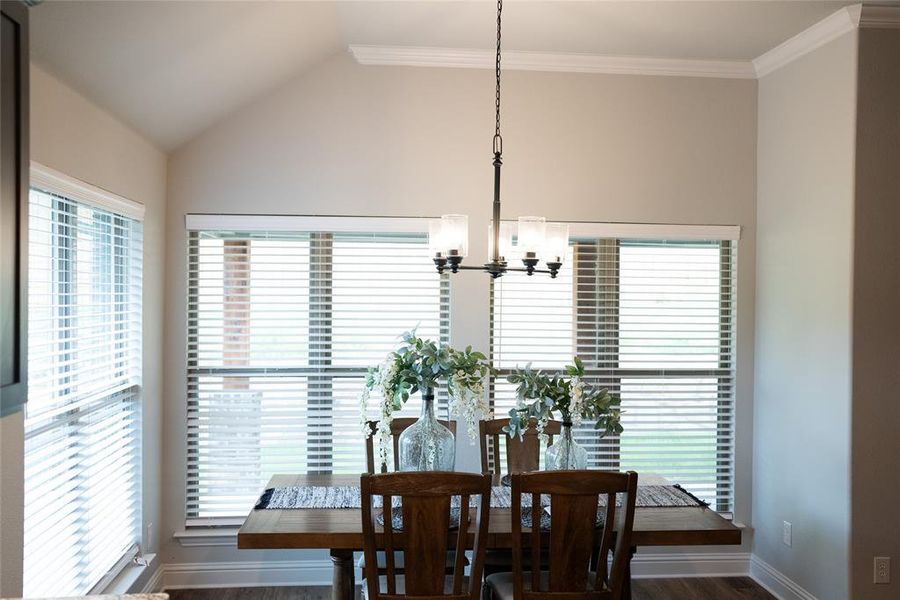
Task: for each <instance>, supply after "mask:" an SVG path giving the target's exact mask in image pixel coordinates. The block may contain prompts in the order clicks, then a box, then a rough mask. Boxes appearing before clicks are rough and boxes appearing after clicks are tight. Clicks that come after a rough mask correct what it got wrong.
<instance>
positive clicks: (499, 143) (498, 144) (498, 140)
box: [494, 0, 503, 154]
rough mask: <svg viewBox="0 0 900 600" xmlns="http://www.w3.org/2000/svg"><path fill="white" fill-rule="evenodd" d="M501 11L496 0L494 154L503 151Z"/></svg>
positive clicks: (498, 1) (501, 6)
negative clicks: (501, 120) (501, 122)
mask: <svg viewBox="0 0 900 600" xmlns="http://www.w3.org/2000/svg"><path fill="white" fill-rule="evenodd" d="M502 13H503V0H497V62H496V74H497V93H496V96H495V98H494V107H495V109H496V121H495V127H494V154H501V153H502V152H503V138H502V137H501V136H500V17H501V15H502Z"/></svg>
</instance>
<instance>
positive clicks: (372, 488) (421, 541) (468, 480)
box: [360, 471, 491, 600]
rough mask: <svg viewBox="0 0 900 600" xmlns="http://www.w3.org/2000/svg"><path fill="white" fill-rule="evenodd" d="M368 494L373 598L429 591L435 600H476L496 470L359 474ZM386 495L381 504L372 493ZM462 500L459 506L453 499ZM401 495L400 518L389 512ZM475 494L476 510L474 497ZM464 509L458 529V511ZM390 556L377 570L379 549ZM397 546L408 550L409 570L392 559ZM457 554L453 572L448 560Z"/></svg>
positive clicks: (368, 578)
mask: <svg viewBox="0 0 900 600" xmlns="http://www.w3.org/2000/svg"><path fill="white" fill-rule="evenodd" d="M360 491H361V500H362V530H363V552H364V556H365V559H366V569H365V572H364V577H365V582H364V585H363V590H364V592H365V593H366V596H367V598H368V600H378V599H379V598H382V597H384V598H386V599H389V600H397V599H399V598H403V597H405V596H411V597H412V596H428V597H430V598H431V599H433V600H436V599H440V600H464V599H468V600H478V599H479V597H480V594H481V575H482V567H483V564H484V544H485V542H486V541H487V532H488V524H489V519H490V501H491V476H490V474H487V473H483V474H475V473H453V472H443V471H422V472H405V473H380V474H377V475H370V474H366V475H363V476H362V477H361V478H360ZM376 496H380V497H381V498H382V502H381V507H376V506H375V502H374V498H375V497H376ZM454 497H458V498H459V505H458V507H456V506H454V503H453V502H452V499H453V498H454ZM395 498H399V499H400V508H399V510H398V511H397V512H399V515H400V519H401V521H400V522H399V523H395V522H394V518H391V517H388V515H391V514H392V513H393V512H394V511H392V510H391V509H390V508H388V509H387V510H386V514H384V516H383V517H382V519H381V521H382V523H381V524H379V523H378V522H377V519H378V516H379V515H380V514H383V512H384V510H383V508H382V507H393V506H394V502H393V500H394V499H395ZM471 498H477V499H478V502H477V503H476V506H475V507H474V508H472V507H470V505H469V503H470V499H471ZM456 511H458V516H457V517H456V525H455V531H453V530H452V529H451V528H452V527H453V521H454V519H453V518H452V517H451V513H452V512H456ZM472 512H474V513H475V514H474V523H473V525H474V531H475V537H474V541H473V544H472V545H471V546H469V545H468V541H469V531H470V527H469V517H470V514H471V513H472ZM467 550H471V551H472V566H471V570H470V573H469V576H468V577H466V576H465V572H464V571H465V568H466V567H465V560H464V559H465V552H466V551H467ZM378 552H383V553H384V556H385V557H387V568H386V570H385V573H384V574H381V573H379V571H378V569H377V568H376V566H375V565H376V560H375V559H376V555H377V553H378ZM395 552H402V554H403V559H404V562H405V565H406V569H405V572H404V573H403V574H401V573H399V572H398V570H397V568H396V565H395V564H394V556H395ZM448 552H449V553H452V554H453V556H454V557H455V559H454V561H453V568H452V570H451V571H450V573H449V574H448V572H447V570H446V567H445V560H446V557H447V555H448Z"/></svg>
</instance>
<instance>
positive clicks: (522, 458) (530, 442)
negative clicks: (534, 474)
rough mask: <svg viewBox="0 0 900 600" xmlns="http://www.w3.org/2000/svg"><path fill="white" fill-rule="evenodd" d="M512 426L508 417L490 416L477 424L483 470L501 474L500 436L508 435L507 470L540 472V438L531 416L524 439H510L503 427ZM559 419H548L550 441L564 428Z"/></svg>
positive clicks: (546, 429)
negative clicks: (494, 417) (495, 417)
mask: <svg viewBox="0 0 900 600" xmlns="http://www.w3.org/2000/svg"><path fill="white" fill-rule="evenodd" d="M507 425H509V419H490V420H487V421H481V422H480V423H479V425H478V428H479V430H480V436H479V437H480V440H481V471H482V472H483V473H494V474H497V475H499V474H500V473H501V465H502V464H503V460H502V459H503V457H502V456H501V454H502V448H501V444H500V438H501V437H505V438H506V461H505V462H506V472H507V473H525V472H527V471H537V470H538V469H539V468H540V463H541V440H540V436H538V432H537V429H535V427H534V420H533V419H532V421H531V423H530V424H529V427H528V429H526V430H525V434H524V435H523V436H522V438H521V439H520V438H518V437H513V438H510V437H509V436H507V434H506V433H504V431H503V428H504V427H506V426H507ZM561 428H562V427H561V425H560V422H559V421H548V422H547V425H546V426H545V427H544V433H545V434H547V435H548V436H549V438H550V439H549V443H551V444H552V443H553V436H556V435H559V432H560V430H561Z"/></svg>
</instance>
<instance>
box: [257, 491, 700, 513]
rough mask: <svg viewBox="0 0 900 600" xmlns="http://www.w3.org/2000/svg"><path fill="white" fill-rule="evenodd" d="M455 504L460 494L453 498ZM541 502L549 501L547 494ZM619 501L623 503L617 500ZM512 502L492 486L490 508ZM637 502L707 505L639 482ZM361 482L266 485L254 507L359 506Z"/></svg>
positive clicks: (658, 505)
mask: <svg viewBox="0 0 900 600" xmlns="http://www.w3.org/2000/svg"><path fill="white" fill-rule="evenodd" d="M453 501H454V504H455V505H456V506H458V505H459V498H458V497H456V498H454V499H453ZM374 503H375V505H376V506H380V505H381V498H380V497H379V496H376V497H375V499H374ZM541 503H542V504H549V499H548V498H544V499H543V500H542V502H541ZM605 503H606V498H605V497H603V496H601V498H600V504H601V505H605ZM399 504H400V499H399V498H394V505H395V506H399ZM616 504H617V505H619V504H621V501H620V500H617V502H616ZM511 505H512V490H511V489H510V488H508V487H506V486H494V487H492V488H491V508H509V507H510V506H511ZM522 506H523V507H530V506H531V496H530V495H523V496H522ZM635 506H637V507H640V508H675V507H680V506H707V504H706V503H705V502H703V501H702V500H700V499H699V498H697V497H695V496H693V495H692V494H690V493H689V492H687V491H686V490H685V489H684V488H682V487H681V486H678V485H647V486H639V487H638V490H637V498H636V500H635ZM360 507H361V501H360V492H359V486H353V485H338V486H291V487H280V488H270V489H267V490H266V491H265V492H264V493H263V495H262V496H261V497H260V499H259V501H258V502H257V503H256V506H255V507H254V508H257V509H271V510H276V509H304V508H319V509H332V508H347V509H353V508H360Z"/></svg>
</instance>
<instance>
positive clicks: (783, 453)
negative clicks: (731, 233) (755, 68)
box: [753, 31, 857, 600]
mask: <svg viewBox="0 0 900 600" xmlns="http://www.w3.org/2000/svg"><path fill="white" fill-rule="evenodd" d="M856 39H857V34H856V32H855V31H853V32H851V33H848V34H846V35H844V36H842V37H841V38H839V39H837V40H835V41H833V42H831V43H829V44H827V45H826V46H823V47H822V48H820V49H818V50H816V51H814V52H812V53H810V54H807V55H806V56H804V57H802V58H800V59H798V60H796V61H795V62H793V63H791V64H789V65H787V66H785V67H784V68H782V69H780V70H778V71H776V72H775V73H772V74H770V75H768V76H766V77H764V78H763V79H762V80H760V82H759V125H758V127H759V145H758V161H757V168H758V172H759V174H758V182H759V184H758V198H757V204H758V205H757V262H756V266H757V269H756V353H755V362H756V381H755V387H754V389H755V394H756V399H755V402H754V408H755V411H756V412H755V420H754V424H753V430H754V434H755V438H754V456H753V525H754V529H755V534H754V554H755V555H756V556H758V557H759V558H761V559H762V560H764V561H765V562H767V563H768V564H770V565H771V566H773V567H775V568H776V569H777V570H779V571H780V572H781V573H783V574H785V575H786V576H787V577H789V578H790V579H792V580H793V581H794V582H796V583H797V584H799V585H800V586H802V587H803V588H805V589H806V590H808V591H809V592H811V593H812V594H814V595H815V596H816V597H818V598H820V599H822V600H826V599H830V598H833V599H840V598H847V594H848V589H849V588H848V567H847V565H848V560H849V548H848V541H849V536H850V522H849V511H850V495H849V490H850V481H849V477H850V471H849V469H850V463H849V459H850V415H851V402H850V398H851V396H850V381H851V371H850V367H851V364H850V361H851V337H852V336H851V331H852V328H851V293H852V292H851V283H852V281H851V277H852V264H851V263H852V255H853V179H854V178H853V167H854V152H853V139H854V130H855V117H856V99H855V90H856ZM783 521H789V522H791V523H792V524H793V545H792V547H790V548H789V547H787V546H785V545H783V544H782V522H783Z"/></svg>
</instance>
